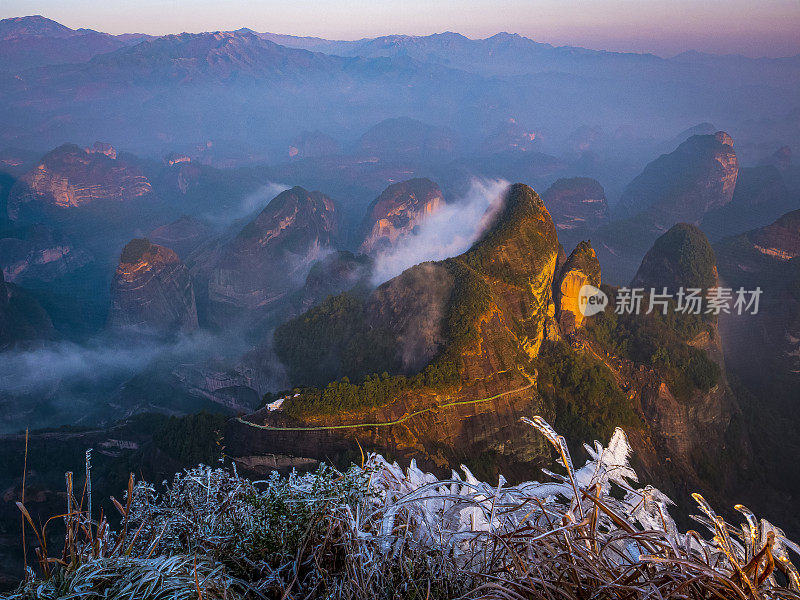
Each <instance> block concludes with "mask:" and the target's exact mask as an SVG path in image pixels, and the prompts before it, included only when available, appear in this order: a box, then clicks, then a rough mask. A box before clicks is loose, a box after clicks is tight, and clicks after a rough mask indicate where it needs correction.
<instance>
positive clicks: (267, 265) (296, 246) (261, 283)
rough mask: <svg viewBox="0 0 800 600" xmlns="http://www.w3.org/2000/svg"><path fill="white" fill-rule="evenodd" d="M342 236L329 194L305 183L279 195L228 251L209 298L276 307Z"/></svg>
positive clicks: (231, 305) (238, 305)
mask: <svg viewBox="0 0 800 600" xmlns="http://www.w3.org/2000/svg"><path fill="white" fill-rule="evenodd" d="M338 235H339V216H338V213H337V210H336V207H335V205H334V203H333V200H331V199H330V198H329V197H327V196H325V195H324V194H322V193H320V192H309V191H306V190H305V189H303V188H301V187H294V188H292V189H290V190H286V191H285V192H282V193H280V194H278V195H277V196H276V197H275V198H273V199H272V200H271V201H270V203H269V204H268V205H267V206H266V208H264V210H263V211H261V213H260V214H259V215H258V216H257V217H256V218H255V219H254V220H253V221H251V222H250V223H248V224H247V225H246V226H245V227H244V228H243V229H242V230H241V231H240V232H239V234H238V235H237V236H236V237H235V238H234V239H233V240H232V241H231V242H229V243H228V244H227V245H226V246H225V247H224V248H223V249H222V251H221V253H220V258H219V260H217V261H216V265H215V266H214V267H213V268H212V270H211V275H210V279H209V284H208V295H209V300H210V301H211V302H212V303H214V304H216V305H217V307H218V308H219V309H221V310H222V309H225V310H227V309H235V310H240V309H256V308H265V307H267V306H269V305H271V304H272V303H274V302H275V301H277V300H279V299H281V298H283V297H284V296H285V295H286V294H287V293H288V292H290V291H292V290H293V289H296V288H299V287H300V286H301V285H302V282H303V280H304V278H305V276H306V274H307V271H308V269H309V268H310V266H311V264H312V263H314V262H315V261H316V260H318V259H319V258H321V256H322V255H324V254H325V253H326V252H327V251H328V250H329V249H330V248H331V247H333V246H335V243H336V241H337V240H338Z"/></svg>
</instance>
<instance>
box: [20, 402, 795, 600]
mask: <svg viewBox="0 0 800 600" xmlns="http://www.w3.org/2000/svg"><path fill="white" fill-rule="evenodd" d="M525 421H526V422H527V423H528V424H530V425H531V426H533V427H535V428H537V429H538V430H539V431H540V432H541V433H542V434H543V435H544V436H546V437H547V439H548V440H549V441H550V443H551V444H552V445H553V446H554V447H555V448H556V450H557V451H558V453H559V455H560V456H561V464H562V466H563V468H564V474H555V473H550V472H546V473H547V475H548V476H549V477H550V478H551V479H552V480H553V481H551V482H546V483H540V482H537V481H531V482H526V483H523V484H520V485H517V486H507V485H506V483H505V481H504V480H503V478H502V477H501V478H500V480H499V481H498V482H497V484H488V483H485V482H481V481H478V480H477V479H476V478H475V477H473V475H472V474H471V473H470V472H469V470H468V469H466V468H465V467H462V470H463V475H459V474H457V473H455V472H453V473H452V476H451V477H450V478H449V479H445V480H440V479H437V478H436V477H435V476H433V475H431V474H429V473H424V472H422V471H421V470H420V469H418V468H417V467H416V465H415V464H414V462H413V461H412V463H411V466H410V467H409V468H408V469H407V470H406V471H405V472H404V471H403V470H402V469H401V468H400V467H399V466H398V465H397V464H389V463H388V462H387V461H385V460H384V459H383V458H382V457H380V456H378V455H372V456H370V457H369V458H368V459H367V460H366V461H365V464H363V465H362V466H360V467H355V466H354V467H351V468H350V469H349V470H347V471H346V472H344V473H341V472H338V471H336V470H334V469H331V468H329V467H322V468H320V469H319V470H318V471H317V472H316V473H310V474H305V475H297V474H292V475H290V476H289V477H285V478H284V477H279V476H277V475H274V476H272V477H270V478H269V479H267V480H266V481H249V480H247V479H245V478H242V477H240V476H238V474H237V473H236V470H235V469H233V470H226V469H219V468H210V467H205V466H200V467H198V468H196V469H191V470H188V471H186V472H184V473H181V474H179V475H177V476H176V477H175V479H174V480H173V482H172V484H171V485H169V486H168V487H167V489H166V491H165V492H164V493H162V494H159V493H157V492H156V490H155V488H154V487H153V486H151V485H148V484H146V483H139V484H136V485H134V484H133V482H132V481H131V484H130V485H129V488H128V493H127V497H126V505H125V506H122V505H121V504H120V503H117V507H118V509H119V510H120V512H121V514H122V516H123V525H122V528H121V530H120V531H119V532H118V533H112V532H111V531H110V530H109V528H108V526H107V524H106V522H105V520H104V519H102V517H101V520H100V521H99V522H95V521H91V520H90V519H88V517H87V516H86V513H85V512H82V511H81V510H71V511H68V517H67V524H68V526H69V525H70V524H72V525H75V524H76V523H77V524H78V525H79V528H77V529H76V528H73V529H69V527H68V534H67V550H65V552H64V557H63V558H62V559H58V560H52V559H51V561H46V560H45V561H44V562H41V561H40V565H42V566H40V568H42V569H43V571H42V573H40V575H39V577H38V578H35V577H33V576H31V578H29V580H28V581H26V582H24V584H23V585H22V586H21V587H20V589H19V590H18V591H17V592H16V593H15V594H14V595H12V596H11V598H14V599H22V598H26V599H27V598H31V599H33V598H79V597H81V598H82V597H86V598H95V597H98V598H99V597H103V598H114V599H117V598H118V599H122V598H131V599H133V598H148V599H149V598H163V597H178V598H198V599H200V598H203V599H205V598H231V599H234V598H281V599H288V598H343V599H348V598H349V599H353V600H366V599H372V598H378V599H386V600H389V599H392V600H394V599H397V600H400V599H403V600H406V599H420V600H421V599H431V600H432V599H446V598H485V599H497V600H501V599H503V600H520V599H534V598H535V599H540V598H541V599H584V598H585V599H588V598H593V599H594V598H600V599H634V598H636V599H639V598H642V599H644V598H654V599H655V598H658V599H666V598H693V599H694V598H697V599H701V598H702V599H710V598H724V599H734V598H735V599H743V600H760V599H778V598H800V576H798V573H797V570H796V569H795V568H794V566H793V564H792V562H791V560H790V557H789V554H788V552H789V551H790V550H791V551H792V552H795V553H800V548H798V546H797V545H796V544H794V543H793V542H791V541H789V540H787V539H786V537H785V536H784V534H783V532H782V531H781V530H780V529H778V528H776V527H774V526H773V525H771V524H770V523H769V522H767V521H764V520H761V521H759V520H758V519H756V517H755V516H754V515H753V514H752V513H751V512H750V511H748V510H747V509H746V508H745V507H743V506H737V507H736V509H737V510H738V511H739V512H741V513H742V515H743V516H744V522H743V524H742V525H740V526H733V525H731V524H728V523H726V522H725V521H724V520H723V519H722V518H721V517H719V516H718V515H716V514H715V512H714V511H713V509H712V508H711V507H710V506H709V505H708V504H707V503H706V501H705V500H704V499H703V498H702V497H700V496H699V495H695V499H696V500H697V502H698V506H699V508H700V511H701V512H702V513H703V514H702V516H700V517H696V519H697V520H698V521H699V522H700V523H701V524H702V525H703V526H704V527H705V528H707V529H708V530H709V531H710V533H711V538H710V539H708V538H705V537H703V536H701V535H700V534H699V533H698V532H695V531H688V532H686V533H681V532H679V531H678V529H677V527H676V525H675V523H674V521H673V520H672V518H671V516H670V514H669V508H670V506H671V505H672V502H671V501H670V499H669V498H667V497H666V496H665V495H664V494H662V493H661V492H660V491H658V490H657V489H655V488H652V487H650V486H647V487H644V488H638V487H636V481H637V477H636V473H635V472H634V471H633V469H632V468H631V467H630V464H629V457H630V452H631V449H630V446H629V444H628V441H627V438H626V436H625V434H624V432H623V431H622V430H621V429H617V430H615V431H614V433H613V435H612V437H611V440H610V442H609V444H608V446H607V447H603V446H602V445H601V444H599V443H595V445H594V446H593V447H590V446H585V448H586V450H587V452H588V454H589V460H588V461H587V462H586V463H585V464H584V466H583V467H581V468H580V469H576V468H575V467H574V466H573V463H572V459H571V457H570V454H569V451H568V449H567V445H566V442H565V440H564V438H563V437H561V436H559V435H558V434H557V433H556V432H555V431H553V430H552V429H551V428H550V426H549V425H548V424H547V423H546V422H545V421H544V420H543V419H541V418H540V417H535V418H534V419H533V420H527V419H526V420H525ZM22 508H23V510H24V507H22ZM69 515H71V516H69ZM30 524H31V525H33V523H32V522H31V523H30ZM37 535H40V533H39V532H37ZM45 556H46V548H45V549H43V550H41V551H40V558H43V557H45ZM170 561H173V562H170ZM51 564H54V565H56V566H55V567H54V568H53V569H49V568H48V565H51ZM164 565H174V566H173V567H170V568H169V569H167V568H162V567H163V566H164ZM190 565H191V569H190Z"/></svg>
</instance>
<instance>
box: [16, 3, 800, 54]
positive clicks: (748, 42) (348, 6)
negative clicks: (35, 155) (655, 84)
mask: <svg viewBox="0 0 800 600" xmlns="http://www.w3.org/2000/svg"><path fill="white" fill-rule="evenodd" d="M31 14H41V15H44V16H46V17H48V18H51V19H54V20H56V21H59V22H60V23H63V24H65V25H67V26H69V27H73V28H77V27H89V28H92V29H97V30H100V31H107V32H109V33H115V34H117V33H130V32H137V33H150V34H165V33H179V32H182V31H190V32H198V31H215V30H228V29H238V28H240V27H249V28H251V29H254V30H256V31H269V32H272V33H287V34H293V35H310V36H319V37H325V38H328V39H358V38H362V37H375V36H379V35H387V34H394V33H404V34H410V35H428V34H431V33H437V32H442V31H457V32H459V33H462V34H464V35H466V36H468V37H472V38H476V37H488V36H490V35H493V34H495V33H498V32H500V31H508V32H511V33H519V34H521V35H524V36H527V37H530V38H532V39H534V40H536V41H539V42H548V43H551V44H554V45H573V46H583V47H587V48H594V49H605V50H621V51H634V52H652V53H654V54H658V55H660V56H672V55H675V54H678V53H680V52H683V51H686V50H699V51H703V52H713V53H717V54H728V53H736V54H744V55H747V56H789V55H794V54H800V34H798V32H800V0H760V1H758V2H756V1H753V0H706V1H699V0H580V1H575V0H499V1H497V0H496V1H489V0H104V1H103V2H98V1H97V0H92V1H90V0H2V2H0V17H2V18H5V17H12V16H23V15H31Z"/></svg>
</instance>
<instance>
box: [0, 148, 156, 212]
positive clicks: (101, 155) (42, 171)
mask: <svg viewBox="0 0 800 600" xmlns="http://www.w3.org/2000/svg"><path fill="white" fill-rule="evenodd" d="M115 157H116V152H115V151H114V149H113V148H112V147H111V146H107V145H102V144H101V145H99V146H98V145H97V144H96V145H95V147H94V148H92V149H83V148H80V147H78V146H76V145H74V144H65V145H63V146H60V147H58V148H56V149H55V150H53V151H51V152H49V153H47V154H46V155H45V156H44V157H43V158H42V160H41V161H40V162H39V164H38V165H37V166H36V167H35V168H33V169H32V170H31V171H29V172H27V173H26V174H25V175H23V176H22V178H21V179H20V181H19V182H17V184H16V185H15V186H14V188H13V189H12V190H11V194H10V196H9V199H8V214H9V217H11V218H12V219H14V220H18V219H24V218H25V217H27V216H32V215H31V214H30V213H33V215H35V214H37V213H39V212H41V211H42V210H48V209H59V210H61V209H75V208H80V207H83V206H86V205H89V204H92V203H94V202H97V201H113V202H129V201H131V200H133V199H135V198H138V197H140V196H143V195H145V194H147V193H149V192H151V191H152V187H151V185H150V182H149V181H148V179H147V177H145V175H144V174H143V173H142V171H141V169H139V167H137V166H136V165H134V164H133V163H131V162H129V161H127V160H125V159H116V158H115Z"/></svg>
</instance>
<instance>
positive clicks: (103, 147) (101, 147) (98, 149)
mask: <svg viewBox="0 0 800 600" xmlns="http://www.w3.org/2000/svg"><path fill="white" fill-rule="evenodd" d="M86 152H87V153H89V154H96V153H97V154H105V155H106V156H107V157H108V158H110V159H111V160H114V159H116V158H117V151H116V150H115V149H114V146H112V145H111V144H107V143H106V142H95V143H94V145H93V146H91V147H90V148H86Z"/></svg>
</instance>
